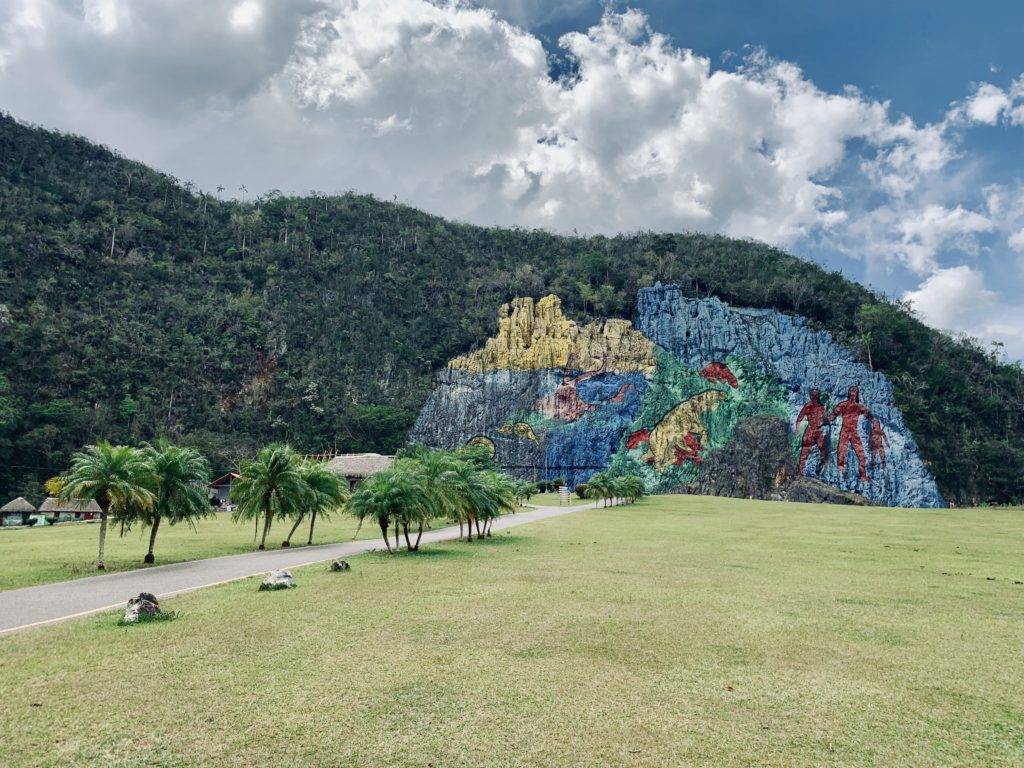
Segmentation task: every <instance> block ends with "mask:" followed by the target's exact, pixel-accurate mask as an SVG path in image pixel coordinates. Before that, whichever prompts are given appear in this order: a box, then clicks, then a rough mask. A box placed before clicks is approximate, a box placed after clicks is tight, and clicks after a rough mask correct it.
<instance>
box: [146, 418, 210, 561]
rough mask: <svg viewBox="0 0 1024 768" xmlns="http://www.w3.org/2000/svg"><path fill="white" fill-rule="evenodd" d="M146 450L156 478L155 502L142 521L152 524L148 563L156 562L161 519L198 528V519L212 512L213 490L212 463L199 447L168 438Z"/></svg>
mask: <svg viewBox="0 0 1024 768" xmlns="http://www.w3.org/2000/svg"><path fill="white" fill-rule="evenodd" d="M142 452H143V454H144V455H145V457H146V458H147V459H148V461H149V463H150V466H151V467H152V471H153V475H154V477H155V480H156V487H155V489H154V491H155V496H156V498H155V501H154V503H153V506H152V507H150V508H149V510H148V514H145V513H144V514H143V515H142V520H143V522H144V523H145V524H147V525H149V526H150V532H149V549H148V550H147V552H146V557H145V558H144V559H143V562H144V563H152V562H155V558H154V555H153V547H154V546H155V544H156V534H157V531H158V530H159V529H160V522H161V521H162V520H165V519H166V520H167V522H168V523H169V524H170V525H175V524H176V523H180V522H185V523H187V524H188V525H189V527H191V528H193V529H194V528H195V521H196V520H197V519H199V518H201V517H205V516H206V515H209V514H211V509H210V499H209V491H208V489H207V486H208V485H209V483H210V465H209V463H207V461H206V459H205V458H203V456H202V454H200V453H199V451H197V450H196V449H195V448H185V447H183V446H178V445H172V444H171V443H170V441H168V440H167V438H161V439H159V440H157V441H156V442H155V443H147V444H145V445H144V446H143V448H142Z"/></svg>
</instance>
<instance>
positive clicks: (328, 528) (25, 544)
mask: <svg viewBox="0 0 1024 768" xmlns="http://www.w3.org/2000/svg"><path fill="white" fill-rule="evenodd" d="M356 526H357V522H356V521H355V519H354V518H352V517H351V516H349V515H344V514H339V515H332V519H331V520H330V521H324V520H323V519H322V518H317V521H316V529H315V530H314V536H313V543H314V544H324V543H327V542H334V541H345V540H347V539H351V538H352V536H353V535H354V534H355V532H356ZM253 528H254V526H253V524H252V523H251V522H249V523H233V522H231V516H230V515H228V514H226V513H223V512H221V513H218V514H217V515H216V516H214V517H210V518H207V519H205V520H201V521H199V522H197V523H196V529H195V530H192V529H191V528H189V527H188V526H187V525H183V524H178V525H167V524H166V523H165V524H164V525H161V526H160V531H159V532H158V534H157V538H156V550H155V554H156V565H166V564H167V563H176V562H180V561H182V560H195V559H198V558H201V557H215V556H217V555H233V554H237V553H239V552H251V551H253V550H254V549H256V544H255V543H254V542H253ZM289 528H291V525H290V524H289V523H282V522H279V521H275V522H274V524H273V525H272V526H271V527H270V533H269V535H268V536H267V547H268V548H270V549H276V548H278V547H280V546H281V542H282V541H283V540H284V537H285V536H287V535H288V530H289ZM99 532H100V526H99V523H98V522H96V523H62V524H59V525H54V526H46V527H33V528H6V529H5V528H0V590H3V589H14V588H16V587H29V586H32V585H33V584H45V583H48V582H53V581H64V580H66V579H75V578H79V577H81V576H94V575H96V574H97V573H98V571H97V570H96V554H97V549H98V546H99ZM119 532H120V529H119V528H118V527H117V526H115V525H111V526H110V527H109V528H108V530H107V552H106V555H107V572H112V571H127V570H131V569H133V568H142V567H144V566H143V565H142V558H143V556H144V555H145V554H146V549H147V548H148V547H149V529H145V530H143V529H141V528H137V529H135V530H132V531H129V532H127V533H126V534H125V535H124V537H123V538H122V537H120V536H119V535H118V534H119ZM308 536H309V523H308V521H307V522H305V523H303V524H302V525H301V526H299V530H297V531H296V532H295V535H294V536H293V537H292V544H293V545H295V544H304V543H305V542H306V539H307V538H308ZM359 536H360V538H366V537H374V536H380V529H378V528H377V527H376V526H373V525H364V526H363V529H362V531H360V534H359Z"/></svg>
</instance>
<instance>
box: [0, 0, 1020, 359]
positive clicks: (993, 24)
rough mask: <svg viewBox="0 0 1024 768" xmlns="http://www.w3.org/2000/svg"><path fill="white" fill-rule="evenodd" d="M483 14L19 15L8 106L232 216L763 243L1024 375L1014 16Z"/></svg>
mask: <svg viewBox="0 0 1024 768" xmlns="http://www.w3.org/2000/svg"><path fill="white" fill-rule="evenodd" d="M482 2H483V5H482V6H481V4H479V3H476V4H474V3H471V2H470V1H469V0H466V1H465V2H463V1H461V0H452V1H451V2H448V1H447V0H274V1H273V2H271V0H132V1H131V2H129V0H9V1H8V2H7V3H4V4H2V6H0V104H2V105H3V107H4V108H5V109H7V110H9V111H10V112H11V113H12V114H14V115H15V116H17V117H19V118H22V119H25V120H29V121H32V122H36V123H39V124H42V125H46V126H51V127H55V128H60V129H63V130H69V131H74V132H76V133H80V134H83V135H85V136H88V137H89V138H92V139H95V140H97V141H101V142H104V143H106V144H108V145H110V146H112V147H114V148H116V149H118V150H120V151H122V152H123V153H125V154H126V155H128V156H131V157H134V158H137V159H140V160H143V161H145V162H148V163H150V164H152V165H154V166H156V167H158V168H160V169H163V170H166V171H169V172H171V173H174V174H175V175H177V176H178V177H179V178H181V179H183V180H188V181H193V182H194V183H196V184H197V185H198V186H199V187H201V188H205V189H207V190H212V189H216V188H217V187H218V186H220V185H223V186H224V187H225V188H226V189H227V190H228V194H232V193H233V194H236V195H239V196H248V197H252V196H254V195H256V194H261V193H264V192H266V191H269V190H271V189H280V190H283V191H286V192H296V193H305V192H307V191H309V190H311V189H317V190H322V191H326V192H337V191H344V190H349V189H355V190H358V191H364V192H371V193H374V194H377V195H379V196H381V197H383V198H385V199H392V198H398V199H400V200H403V201H406V202H408V203H411V204H413V205H417V206H419V207H422V208H425V209H427V210H430V211H431V212H435V213H439V214H442V215H446V216H450V217H454V218H459V219H463V220H468V221H473V222H478V223H481V224H503V225H511V224H514V225H522V226H536V227H543V228H546V229H551V230H554V231H559V232H573V231H577V232H606V233H613V232H619V231H634V230H638V229H653V230H677V231H678V230H699V231H708V232H721V233H724V234H728V235H733V236H737V237H750V238H755V239H758V240H762V241H765V242H769V243H772V244H775V245H778V246H780V247H783V248H785V249H787V250H790V251H791V252H794V253H797V254H799V255H801V256H804V257H807V258H811V259H814V260H816V261H818V262H820V263H822V264H825V265H826V266H828V267H830V268H834V269H839V270H841V271H842V272H843V273H844V274H845V275H847V276H850V277H853V278H854V279H857V280H860V281H862V282H865V283H868V284H870V285H872V286H873V287H876V288H877V289H879V290H882V291H884V292H885V293H887V294H888V295H890V296H893V297H896V298H903V299H905V300H907V301H909V302H911V303H912V305H913V306H914V309H915V311H917V312H918V314H919V315H920V316H921V317H922V319H924V320H925V321H926V322H928V323H930V324H932V325H934V326H936V327H940V328H944V329H947V330H950V331H951V332H955V333H966V334H969V335H972V336H975V337H978V338H980V339H981V340H983V341H984V342H985V343H988V342H991V341H998V342H1001V343H1003V344H1004V345H1005V349H1006V351H1007V354H1008V356H1009V357H1011V358H1016V359H1020V358H1022V357H1024V308H1022V306H1020V305H1021V304H1022V302H1020V301H1019V299H1018V298H1017V297H1018V296H1019V295H1020V294H1021V291H1022V289H1024V182H1022V179H1024V167H1022V166H1024V160H1022V158H1024V153H1022V152H1021V151H1020V150H1021V148H1022V146H1021V142H1022V138H1024V46H1021V45H1020V38H1021V32H1022V31H1024V4H1021V3H1009V2H983V1H981V2H973V3H953V2H923V1H915V2H898V1H893V2H874V1H871V2H856V3H839V2H810V1H809V0H799V1H798V0H786V1H784V2H775V3H764V2H748V1H744V2H731V3H727V2H722V1H719V2H709V1H707V0H700V1H699V2H668V1H667V0H636V2H632V3H628V4H627V3H621V2H620V3H612V4H605V3H601V2H592V0H561V2H557V1H556V2H550V1H548V2H545V1H544V0H482ZM243 190H244V191H243Z"/></svg>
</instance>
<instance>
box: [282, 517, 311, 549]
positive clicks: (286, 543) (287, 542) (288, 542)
mask: <svg viewBox="0 0 1024 768" xmlns="http://www.w3.org/2000/svg"><path fill="white" fill-rule="evenodd" d="M305 517H306V515H305V514H302V515H299V516H298V517H297V518H295V525H293V526H292V529H291V530H290V531H288V538H287V539H285V540H284V541H282V542H281V546H282V547H290V546H291V545H292V536H294V535H295V529H296V528H298V527H299V524H300V523H301V522H302V521H303V520H304V519H305Z"/></svg>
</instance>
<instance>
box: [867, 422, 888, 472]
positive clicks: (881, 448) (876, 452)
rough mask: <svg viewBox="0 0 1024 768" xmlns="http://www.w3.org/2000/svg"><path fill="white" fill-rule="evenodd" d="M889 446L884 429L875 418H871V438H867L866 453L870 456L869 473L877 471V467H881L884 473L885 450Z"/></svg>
mask: <svg viewBox="0 0 1024 768" xmlns="http://www.w3.org/2000/svg"><path fill="white" fill-rule="evenodd" d="M888 445H889V438H888V437H886V436H885V429H884V428H883V427H882V422H881V421H879V420H878V417H877V416H872V417H871V437H869V438H868V453H869V454H870V456H871V471H872V473H873V472H874V471H875V469H877V467H878V465H879V464H881V465H882V471H883V472H884V471H885V449H886V448H887V447H888Z"/></svg>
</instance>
